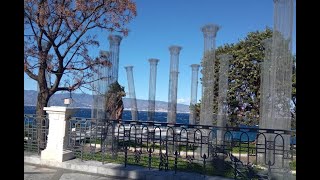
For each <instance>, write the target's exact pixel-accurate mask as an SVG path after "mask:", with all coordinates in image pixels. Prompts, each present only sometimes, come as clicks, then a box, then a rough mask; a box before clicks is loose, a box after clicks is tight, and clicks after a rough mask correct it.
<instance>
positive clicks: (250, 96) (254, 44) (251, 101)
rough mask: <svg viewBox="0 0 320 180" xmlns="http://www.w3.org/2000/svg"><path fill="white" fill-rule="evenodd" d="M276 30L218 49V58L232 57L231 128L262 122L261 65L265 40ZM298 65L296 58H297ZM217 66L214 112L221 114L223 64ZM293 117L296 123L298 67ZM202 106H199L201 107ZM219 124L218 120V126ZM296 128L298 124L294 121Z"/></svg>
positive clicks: (256, 32)
mask: <svg viewBox="0 0 320 180" xmlns="http://www.w3.org/2000/svg"><path fill="white" fill-rule="evenodd" d="M271 37H272V30H271V29H270V28H266V29H265V30H264V31H255V32H250V33H248V35H247V36H246V37H245V38H244V39H242V40H240V41H239V42H238V43H235V44H233V43H232V44H225V45H223V46H220V47H218V48H217V49H216V53H215V55H216V57H217V56H218V55H220V54H224V53H226V54H230V55H232V56H233V59H232V60H231V61H230V69H229V88H228V104H229V119H230V121H229V125H232V126H234V125H239V124H246V125H256V124H258V121H259V107H260V62H262V61H263V59H264V47H263V45H262V43H261V42H262V40H264V39H267V38H271ZM294 61H295V56H294ZM215 62H216V64H215V70H214V72H215V85H214V86H215V87H214V107H213V108H214V112H215V113H217V107H218V106H217V104H218V102H217V99H218V82H219V75H218V71H219V60H218V59H216V61H215ZM293 68H294V71H293V85H292V86H293V90H292V101H293V104H294V106H293V107H292V111H291V112H292V117H293V119H295V102H296V100H295V92H296V90H295V86H296V85H295V77H296V76H295V66H294V67H293ZM199 105H200V104H198V106H199ZM213 123H215V120H214V122H213ZM294 124H295V121H294Z"/></svg>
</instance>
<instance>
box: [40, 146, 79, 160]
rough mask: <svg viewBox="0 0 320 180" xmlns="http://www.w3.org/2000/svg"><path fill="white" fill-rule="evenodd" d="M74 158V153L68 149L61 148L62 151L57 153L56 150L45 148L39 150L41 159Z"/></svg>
mask: <svg viewBox="0 0 320 180" xmlns="http://www.w3.org/2000/svg"><path fill="white" fill-rule="evenodd" d="M74 158H75V156H74V153H73V152H72V151H70V150H63V151H62V153H58V152H57V151H56V150H55V151H53V150H47V149H45V150H43V151H41V160H50V161H56V162H63V161H67V160H70V159H74Z"/></svg>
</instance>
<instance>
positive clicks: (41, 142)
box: [36, 88, 50, 150]
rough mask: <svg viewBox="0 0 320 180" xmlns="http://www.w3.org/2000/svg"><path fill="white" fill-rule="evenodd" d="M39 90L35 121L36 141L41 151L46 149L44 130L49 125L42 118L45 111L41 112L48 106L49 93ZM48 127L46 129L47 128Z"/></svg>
mask: <svg viewBox="0 0 320 180" xmlns="http://www.w3.org/2000/svg"><path fill="white" fill-rule="evenodd" d="M42 89H43V88H40V92H39V93H38V99H37V110H36V117H37V118H36V120H37V141H38V146H39V148H40V149H41V150H43V149H45V147H46V133H45V132H46V131H45V130H46V129H47V128H49V126H48V125H49V123H46V120H45V118H44V116H45V115H46V113H45V111H44V110H43V108H44V107H46V106H47V105H48V101H49V98H50V96H49V91H48V90H42ZM47 126H48V127H47Z"/></svg>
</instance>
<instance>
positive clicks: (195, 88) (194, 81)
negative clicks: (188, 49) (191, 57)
mask: <svg viewBox="0 0 320 180" xmlns="http://www.w3.org/2000/svg"><path fill="white" fill-rule="evenodd" d="M190 67H191V69H192V75H191V97H190V115H189V124H198V123H199V122H198V123H196V114H195V113H196V112H195V111H196V109H195V104H196V103H197V91H198V71H199V67H200V65H199V64H191V66H190Z"/></svg>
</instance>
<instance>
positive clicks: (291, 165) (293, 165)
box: [289, 160, 297, 170]
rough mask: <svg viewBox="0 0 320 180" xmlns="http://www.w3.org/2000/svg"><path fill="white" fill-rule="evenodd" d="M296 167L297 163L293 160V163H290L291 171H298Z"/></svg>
mask: <svg viewBox="0 0 320 180" xmlns="http://www.w3.org/2000/svg"><path fill="white" fill-rule="evenodd" d="M296 165H297V163H296V161H295V160H293V161H292V162H290V163H289V166H290V170H296Z"/></svg>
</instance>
